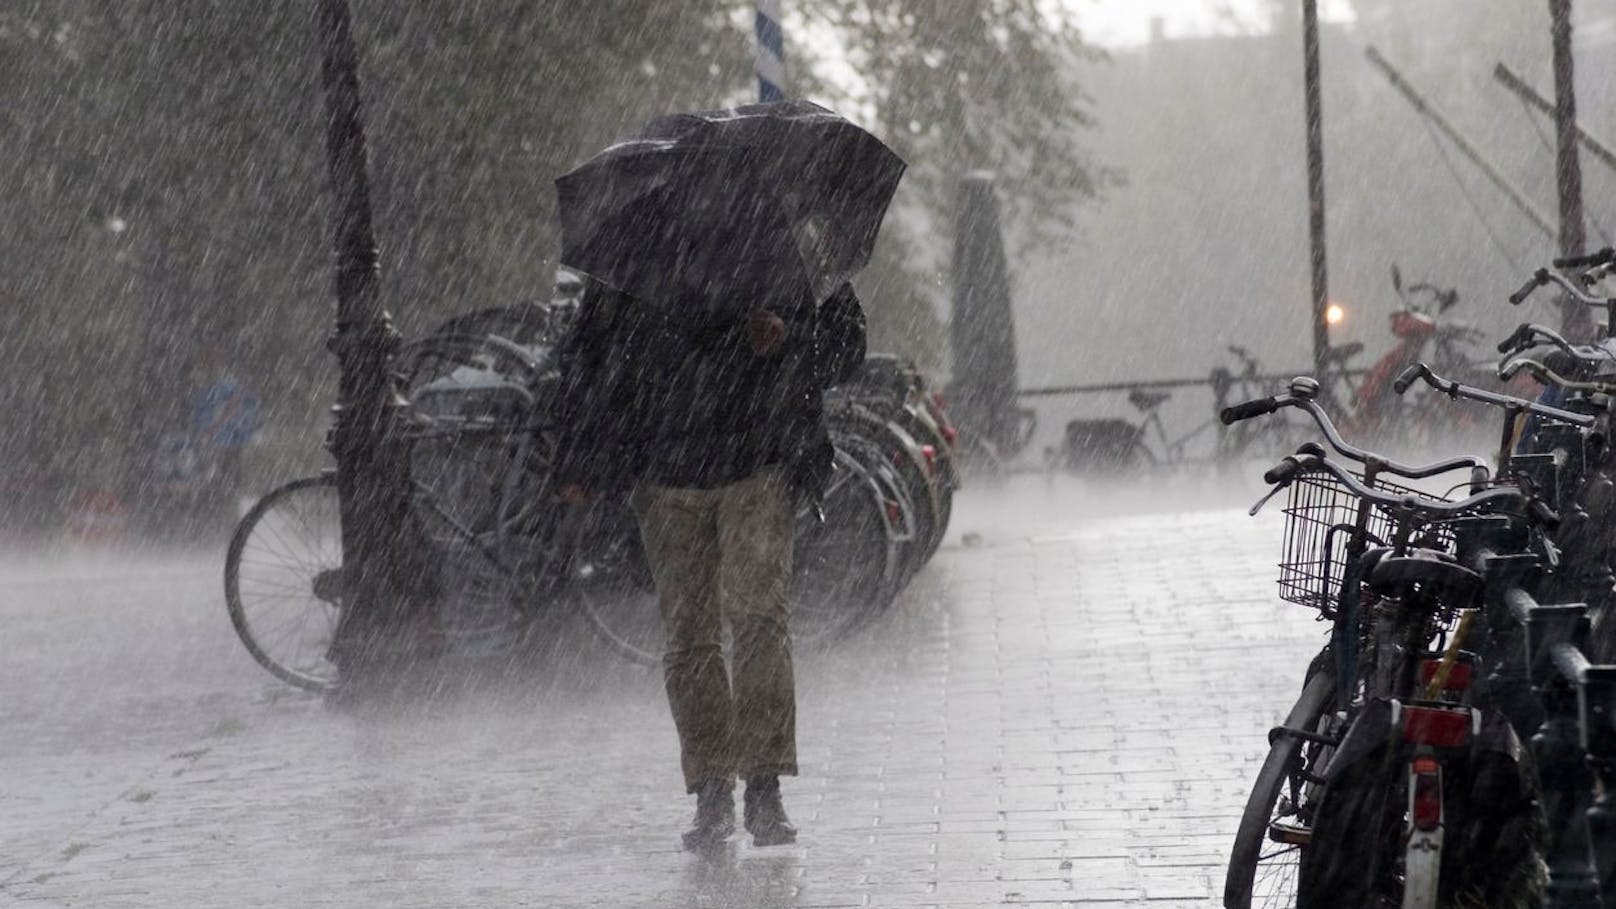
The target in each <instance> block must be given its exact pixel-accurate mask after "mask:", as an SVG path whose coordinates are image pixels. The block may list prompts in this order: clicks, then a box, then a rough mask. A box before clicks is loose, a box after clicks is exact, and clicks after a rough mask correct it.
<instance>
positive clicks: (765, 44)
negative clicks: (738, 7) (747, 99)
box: [757, 0, 786, 102]
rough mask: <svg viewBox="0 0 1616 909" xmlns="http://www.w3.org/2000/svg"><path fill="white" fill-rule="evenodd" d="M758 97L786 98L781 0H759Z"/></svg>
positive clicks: (764, 99)
mask: <svg viewBox="0 0 1616 909" xmlns="http://www.w3.org/2000/svg"><path fill="white" fill-rule="evenodd" d="M757 44H758V53H757V79H758V100H759V101H763V102H769V101H784V100H785V98H786V93H785V89H784V86H785V84H786V56H785V40H784V34H783V33H782V32H781V31H780V0H757Z"/></svg>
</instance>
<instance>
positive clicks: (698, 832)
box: [685, 780, 735, 852]
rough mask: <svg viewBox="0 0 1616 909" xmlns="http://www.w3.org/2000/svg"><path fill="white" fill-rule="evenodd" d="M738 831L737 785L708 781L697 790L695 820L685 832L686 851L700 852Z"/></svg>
mask: <svg viewBox="0 0 1616 909" xmlns="http://www.w3.org/2000/svg"><path fill="white" fill-rule="evenodd" d="M734 832H735V784H734V783H733V782H731V781H729V780H708V781H707V782H705V783H702V784H701V785H700V786H698V787H696V821H695V823H694V825H692V826H691V828H690V829H689V830H687V831H685V848H686V849H688V850H690V851H691V852H700V851H702V850H704V849H711V848H712V847H714V846H717V845H718V844H720V843H722V842H724V841H725V840H727V839H729V835H730V834H731V833H734Z"/></svg>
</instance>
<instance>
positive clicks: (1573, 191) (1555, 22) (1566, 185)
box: [1549, 0, 1593, 340]
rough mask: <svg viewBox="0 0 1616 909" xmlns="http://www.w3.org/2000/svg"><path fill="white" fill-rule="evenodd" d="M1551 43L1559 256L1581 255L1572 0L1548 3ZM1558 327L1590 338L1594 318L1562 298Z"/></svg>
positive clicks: (1580, 307)
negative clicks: (1572, 53) (1558, 208)
mask: <svg viewBox="0 0 1616 909" xmlns="http://www.w3.org/2000/svg"><path fill="white" fill-rule="evenodd" d="M1549 17H1550V22H1551V24H1550V34H1551V35H1552V36H1553V43H1554V134H1555V135H1554V138H1555V143H1554V144H1555V150H1554V151H1555V154H1554V176H1555V184H1556V186H1557V187H1558V188H1559V195H1560V255H1562V256H1580V255H1582V253H1583V247H1584V246H1585V245H1586V243H1587V238H1586V235H1585V233H1584V229H1583V221H1582V165H1581V163H1580V162H1579V161H1578V159H1577V91H1576V85H1575V80H1574V78H1573V61H1572V56H1571V0H1549ZM1560 310H1561V315H1560V320H1561V325H1562V327H1563V328H1564V329H1565V332H1564V333H1565V334H1566V336H1567V337H1575V338H1580V339H1584V340H1588V339H1591V338H1592V335H1593V317H1592V316H1591V315H1589V313H1588V310H1587V308H1586V307H1584V306H1582V305H1580V304H1578V303H1577V302H1575V301H1573V300H1570V299H1565V300H1562V302H1561V305H1560Z"/></svg>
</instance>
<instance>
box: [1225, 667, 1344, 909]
mask: <svg viewBox="0 0 1616 909" xmlns="http://www.w3.org/2000/svg"><path fill="white" fill-rule="evenodd" d="M1334 697H1335V680H1334V678H1332V677H1331V675H1330V673H1329V672H1327V671H1322V670H1321V671H1317V672H1315V673H1314V674H1313V676H1312V677H1311V678H1309V679H1308V681H1307V684H1306V685H1305V686H1303V688H1302V694H1301V696H1300V697H1298V698H1297V699H1296V704H1295V706H1293V707H1292V708H1291V711H1290V713H1289V714H1287V715H1286V717H1285V723H1284V728H1286V729H1294V730H1300V731H1303V732H1308V733H1317V732H1318V731H1319V729H1320V726H1321V720H1322V719H1323V718H1324V716H1325V713H1326V711H1327V710H1328V708H1329V706H1330V702H1331V700H1332V699H1333V698H1334ZM1329 752H1330V749H1329V748H1328V747H1327V746H1324V745H1321V744H1320V743H1317V742H1308V741H1306V740H1304V739H1302V738H1300V737H1298V736H1294V735H1280V736H1277V737H1274V738H1273V745H1272V746H1271V747H1270V748H1269V751H1268V757H1267V759H1265V760H1264V761H1263V765H1262V769H1261V770H1259V771H1258V773H1257V782H1256V784H1255V785H1254V786H1253V787H1252V789H1251V795H1250V796H1249V797H1247V799H1246V810H1245V813H1244V814H1242V815H1241V817H1240V827H1239V830H1238V831H1237V832H1236V833H1235V838H1234V848H1233V849H1232V850H1231V851H1230V854H1229V870H1228V873H1227V874H1226V875H1225V877H1224V882H1223V905H1224V909H1251V907H1259V906H1260V907H1274V909H1282V907H1294V906H1295V905H1296V897H1297V890H1298V870H1299V868H1300V865H1301V855H1302V853H1303V852H1304V851H1306V849H1307V848H1308V844H1309V842H1310V841H1311V830H1310V829H1309V825H1310V820H1311V813H1312V807H1313V806H1312V804H1311V801H1312V795H1313V793H1314V791H1315V784H1314V783H1313V782H1312V778H1315V777H1317V776H1319V775H1320V774H1321V773H1322V771H1323V769H1324V765H1325V764H1326V763H1327V762H1328V760H1329V756H1330V754H1329Z"/></svg>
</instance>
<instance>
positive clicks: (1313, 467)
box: [1263, 450, 1558, 520]
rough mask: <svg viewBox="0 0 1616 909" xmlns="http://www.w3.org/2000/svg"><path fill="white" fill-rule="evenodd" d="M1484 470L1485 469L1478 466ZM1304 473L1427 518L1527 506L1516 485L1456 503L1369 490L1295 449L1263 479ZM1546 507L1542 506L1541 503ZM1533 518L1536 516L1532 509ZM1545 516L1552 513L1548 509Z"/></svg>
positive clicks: (1276, 479)
mask: <svg viewBox="0 0 1616 909" xmlns="http://www.w3.org/2000/svg"><path fill="white" fill-rule="evenodd" d="M1482 469H1483V470H1485V468H1482ZM1308 472H1322V473H1328V474H1330V475H1332V476H1334V477H1335V478H1336V479H1337V480H1339V481H1341V484H1342V485H1343V486H1346V487H1347V488H1348V489H1349V490H1351V491H1352V494H1353V495H1355V496H1357V497H1358V498H1360V499H1365V500H1367V501H1369V502H1372V503H1374V504H1376V505H1379V506H1381V507H1383V508H1392V509H1400V510H1405V511H1418V512H1422V513H1424V514H1426V515H1429V516H1431V517H1453V516H1456V515H1460V514H1465V513H1468V512H1473V511H1479V510H1481V509H1483V508H1485V507H1488V506H1492V505H1495V504H1504V503H1506V502H1507V503H1510V504H1511V505H1513V506H1515V507H1516V508H1517V509H1521V510H1525V509H1527V508H1528V505H1527V501H1528V499H1527V496H1526V493H1525V492H1523V491H1522V490H1521V489H1520V488H1519V487H1517V486H1498V487H1494V488H1492V489H1488V490H1485V491H1482V492H1478V493H1474V494H1472V495H1470V496H1467V497H1465V498H1463V499H1460V500H1459V501H1457V502H1449V501H1447V500H1446V499H1434V498H1431V497H1430V496H1426V495H1421V494H1419V493H1414V492H1386V491H1385V490H1380V489H1371V488H1370V487H1368V486H1365V485H1364V483H1363V481H1362V480H1360V479H1358V477H1356V476H1354V475H1353V473H1352V472H1351V471H1349V470H1347V469H1345V468H1343V467H1342V466H1341V465H1339V464H1337V463H1335V462H1334V461H1331V460H1330V459H1329V458H1327V457H1324V456H1323V455H1319V454H1314V453H1311V452H1303V451H1301V450H1298V452H1297V454H1294V455H1291V456H1289V457H1287V458H1285V459H1284V460H1282V461H1280V462H1279V463H1278V464H1276V465H1274V466H1273V467H1272V468H1270V469H1269V470H1268V471H1267V472H1266V473H1264V474H1263V479H1264V480H1268V479H1269V477H1274V479H1273V480H1269V482H1272V483H1275V484H1283V483H1289V482H1291V481H1292V480H1294V479H1295V478H1296V477H1297V476H1299V475H1301V474H1303V473H1308ZM1545 507H1546V506H1545ZM1533 511H1534V517H1536V514H1535V511H1536V510H1535V509H1534V510H1533ZM1549 515H1550V516H1553V517H1555V519H1556V520H1557V519H1558V518H1557V516H1554V515H1553V511H1552V509H1551V510H1550V511H1549Z"/></svg>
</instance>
